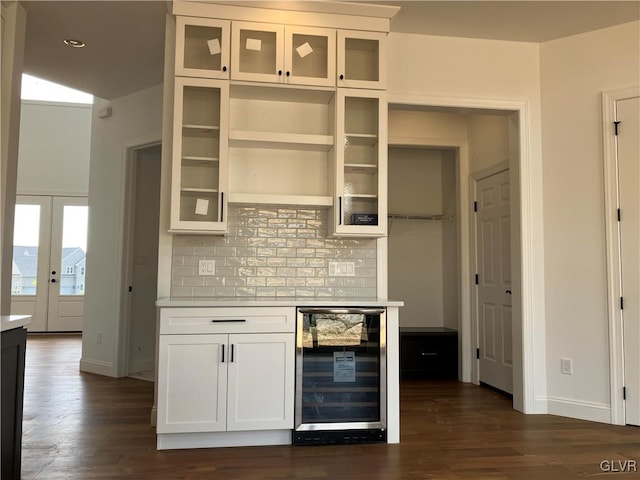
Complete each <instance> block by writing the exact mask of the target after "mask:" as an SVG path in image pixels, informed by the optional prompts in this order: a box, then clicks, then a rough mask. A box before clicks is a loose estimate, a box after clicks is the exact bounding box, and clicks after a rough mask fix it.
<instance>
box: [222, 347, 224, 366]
mask: <svg viewBox="0 0 640 480" xmlns="http://www.w3.org/2000/svg"><path fill="white" fill-rule="evenodd" d="M222 363H224V343H223V344H222Z"/></svg>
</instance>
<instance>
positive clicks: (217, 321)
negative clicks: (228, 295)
mask: <svg viewBox="0 0 640 480" xmlns="http://www.w3.org/2000/svg"><path fill="white" fill-rule="evenodd" d="M246 321H247V320H246V319H245V318H235V319H230V320H218V319H215V318H214V319H213V320H211V323H242V322H246Z"/></svg>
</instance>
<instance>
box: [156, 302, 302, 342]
mask: <svg viewBox="0 0 640 480" xmlns="http://www.w3.org/2000/svg"><path fill="white" fill-rule="evenodd" d="M294 330H295V308H294V307H242V308H240V307H237V308H236V307H221V308H211V307H185V308H161V309H160V334H161V335H164V334H191V333H267V332H282V333H287V332H293V331H294Z"/></svg>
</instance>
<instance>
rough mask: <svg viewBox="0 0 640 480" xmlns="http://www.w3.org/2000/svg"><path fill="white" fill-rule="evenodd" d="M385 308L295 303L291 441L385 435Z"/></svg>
mask: <svg viewBox="0 0 640 480" xmlns="http://www.w3.org/2000/svg"><path fill="white" fill-rule="evenodd" d="M386 364H387V362H386V310H385V309H384V308H348V309H346V308H299V309H298V314H297V330H296V397H295V430H294V432H293V443H294V444H295V445H309V444H331V443H361V442H384V441H386V413H387V406H386V395H387V392H386Z"/></svg>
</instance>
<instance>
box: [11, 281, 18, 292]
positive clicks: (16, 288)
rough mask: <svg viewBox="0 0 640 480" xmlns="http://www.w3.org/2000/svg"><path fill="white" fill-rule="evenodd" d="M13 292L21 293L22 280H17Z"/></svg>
mask: <svg viewBox="0 0 640 480" xmlns="http://www.w3.org/2000/svg"><path fill="white" fill-rule="evenodd" d="M11 293H20V282H15V283H14V284H13V290H11Z"/></svg>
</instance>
